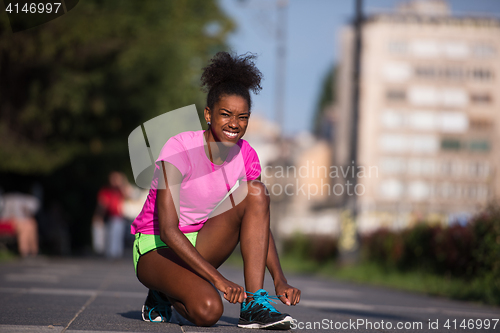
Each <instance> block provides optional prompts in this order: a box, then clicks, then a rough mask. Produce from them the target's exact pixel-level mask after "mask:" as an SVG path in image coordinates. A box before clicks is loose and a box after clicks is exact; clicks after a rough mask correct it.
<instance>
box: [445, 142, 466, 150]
mask: <svg viewBox="0 0 500 333" xmlns="http://www.w3.org/2000/svg"><path fill="white" fill-rule="evenodd" d="M460 148H462V144H461V142H460V140H458V139H442V140H441V149H442V150H460Z"/></svg>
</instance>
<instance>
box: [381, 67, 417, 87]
mask: <svg viewBox="0 0 500 333" xmlns="http://www.w3.org/2000/svg"><path fill="white" fill-rule="evenodd" d="M411 72H412V71H411V67H410V65H409V64H407V63H405V62H390V63H387V64H386V65H385V66H384V67H383V71H382V74H383V75H384V78H385V79H386V80H387V81H391V82H402V81H405V80H408V79H409V78H410V76H411Z"/></svg>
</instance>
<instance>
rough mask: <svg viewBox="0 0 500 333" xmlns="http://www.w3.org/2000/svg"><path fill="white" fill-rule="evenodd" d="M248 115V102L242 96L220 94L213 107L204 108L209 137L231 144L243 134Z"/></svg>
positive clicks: (227, 144)
mask: <svg viewBox="0 0 500 333" xmlns="http://www.w3.org/2000/svg"><path fill="white" fill-rule="evenodd" d="M249 117H250V111H249V110H248V103H247V101H246V100H245V99H244V98H243V97H241V96H237V95H224V96H221V97H220V98H219V101H218V102H217V103H215V104H214V107H213V109H209V108H208V107H206V108H205V120H206V121H207V122H210V123H211V125H210V132H211V133H210V134H211V136H209V139H212V137H213V140H214V141H216V142H221V143H222V144H224V145H225V146H233V145H234V144H236V143H237V142H238V140H239V139H241V138H242V137H243V135H244V134H245V132H246V130H247V126H248V118H249Z"/></svg>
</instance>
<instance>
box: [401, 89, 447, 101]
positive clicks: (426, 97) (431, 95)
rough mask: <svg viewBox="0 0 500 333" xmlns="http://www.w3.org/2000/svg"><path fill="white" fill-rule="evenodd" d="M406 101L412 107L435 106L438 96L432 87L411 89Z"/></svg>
mask: <svg viewBox="0 0 500 333" xmlns="http://www.w3.org/2000/svg"><path fill="white" fill-rule="evenodd" d="M408 99H409V100H410V102H411V103H412V104H414V105H436V104H438V102H439V94H438V91H437V90H436V89H435V88H433V87H412V88H410V91H409V93H408Z"/></svg>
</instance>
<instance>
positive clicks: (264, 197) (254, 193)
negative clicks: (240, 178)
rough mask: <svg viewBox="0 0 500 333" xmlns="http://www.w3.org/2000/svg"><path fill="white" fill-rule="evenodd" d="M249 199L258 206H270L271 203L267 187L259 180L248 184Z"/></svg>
mask: <svg viewBox="0 0 500 333" xmlns="http://www.w3.org/2000/svg"><path fill="white" fill-rule="evenodd" d="M248 197H249V198H250V200H252V201H253V202H254V203H256V204H258V205H263V206H269V203H270V202H271V200H270V198H269V192H268V191H267V188H266V185H264V184H263V183H262V182H260V181H258V180H252V181H250V182H248Z"/></svg>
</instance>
